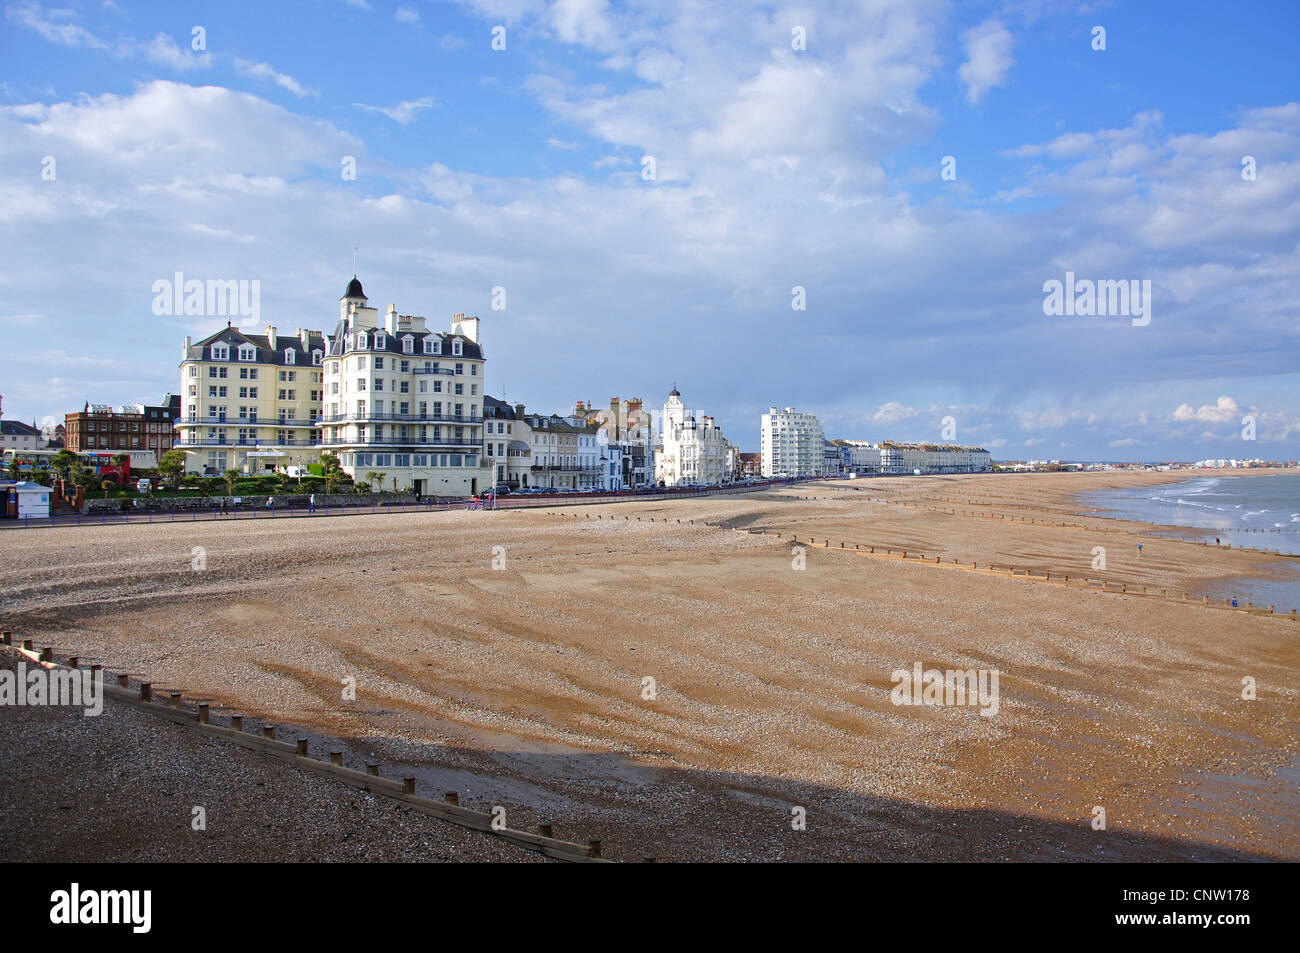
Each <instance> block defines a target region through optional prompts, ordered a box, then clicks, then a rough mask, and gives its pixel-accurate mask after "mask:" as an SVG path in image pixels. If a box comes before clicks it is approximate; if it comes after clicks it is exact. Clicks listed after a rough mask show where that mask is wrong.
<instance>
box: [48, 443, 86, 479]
mask: <svg viewBox="0 0 1300 953" xmlns="http://www.w3.org/2000/svg"><path fill="white" fill-rule="evenodd" d="M80 465H81V460H80V459H79V458H78V457H77V455H76V454H75V453H73V452H72V451H71V450H60V451H59V452H58V453H56V454H55V455H54V456H53V458H52V459H51V460H50V469H51V470H53V471H54V474H55V475H56V476H57V477H59V479H67V476H68V474H69V473H71V472H72V468H73V467H77V466H80Z"/></svg>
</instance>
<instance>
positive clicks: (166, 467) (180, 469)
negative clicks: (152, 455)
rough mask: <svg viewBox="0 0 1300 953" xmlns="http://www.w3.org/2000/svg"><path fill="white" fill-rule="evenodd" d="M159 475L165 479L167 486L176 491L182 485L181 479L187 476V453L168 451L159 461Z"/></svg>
mask: <svg viewBox="0 0 1300 953" xmlns="http://www.w3.org/2000/svg"><path fill="white" fill-rule="evenodd" d="M158 475H159V476H161V477H162V478H163V480H164V481H165V482H166V484H167V486H168V487H170V488H171V489H173V490H175V489H176V488H177V487H179V486H180V485H181V479H182V478H183V477H184V476H185V451H184V450H168V451H167V452H166V453H164V454H163V455H162V459H161V460H159V461H158Z"/></svg>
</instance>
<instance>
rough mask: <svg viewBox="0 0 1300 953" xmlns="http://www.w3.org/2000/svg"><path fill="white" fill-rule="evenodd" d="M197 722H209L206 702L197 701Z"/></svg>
mask: <svg viewBox="0 0 1300 953" xmlns="http://www.w3.org/2000/svg"><path fill="white" fill-rule="evenodd" d="M199 724H200V725H206V724H210V721H209V713H208V703H207V702H200V703H199Z"/></svg>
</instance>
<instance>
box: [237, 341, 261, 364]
mask: <svg viewBox="0 0 1300 953" xmlns="http://www.w3.org/2000/svg"><path fill="white" fill-rule="evenodd" d="M239 359H240V360H241V361H255V360H257V348H255V347H253V345H251V344H241V345H239Z"/></svg>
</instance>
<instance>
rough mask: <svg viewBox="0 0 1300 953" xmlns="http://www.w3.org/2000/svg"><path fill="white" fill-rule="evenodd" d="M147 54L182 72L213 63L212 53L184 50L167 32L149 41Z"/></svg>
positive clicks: (151, 60) (158, 62) (157, 61)
mask: <svg viewBox="0 0 1300 953" xmlns="http://www.w3.org/2000/svg"><path fill="white" fill-rule="evenodd" d="M145 56H146V57H148V59H149V61H150V62H152V63H157V64H159V65H160V66H169V67H171V68H172V69H174V70H177V71H178V72H182V73H184V72H188V71H189V70H192V69H207V68H208V67H210V66H211V65H212V57H211V55H210V54H208V53H197V54H196V53H195V52H194V51H193V50H189V49H186V50H182V49H181V48H180V47H179V46H177V45H176V41H175V40H173V39H172V38H171V37H170V36H168V35H167V34H166V33H159V34H158V35H157V36H155V37H154V38H153V39H152V40H151V41H150V42H149V45H148V46H147V47H145Z"/></svg>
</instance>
